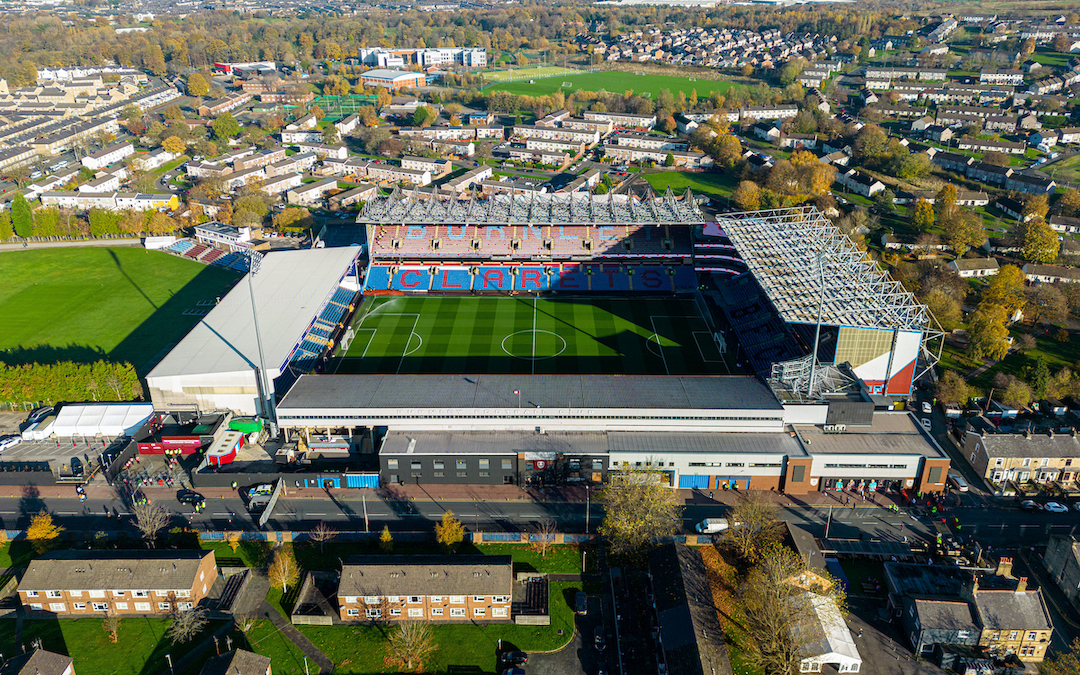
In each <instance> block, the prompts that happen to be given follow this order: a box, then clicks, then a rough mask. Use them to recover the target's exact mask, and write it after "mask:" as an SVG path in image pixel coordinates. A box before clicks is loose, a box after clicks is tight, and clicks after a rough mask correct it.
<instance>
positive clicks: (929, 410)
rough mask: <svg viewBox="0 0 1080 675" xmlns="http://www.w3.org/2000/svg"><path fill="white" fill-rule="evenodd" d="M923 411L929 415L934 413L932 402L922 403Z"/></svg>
mask: <svg viewBox="0 0 1080 675" xmlns="http://www.w3.org/2000/svg"><path fill="white" fill-rule="evenodd" d="M922 411H923V413H925V414H927V415H929V414H930V413H932V412H934V409H933V408H932V407H931V406H930V401H923V402H922Z"/></svg>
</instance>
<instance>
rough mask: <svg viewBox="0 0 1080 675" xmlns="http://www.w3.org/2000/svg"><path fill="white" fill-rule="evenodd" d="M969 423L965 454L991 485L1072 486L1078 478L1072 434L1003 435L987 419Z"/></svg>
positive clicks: (1078, 449)
mask: <svg viewBox="0 0 1080 675" xmlns="http://www.w3.org/2000/svg"><path fill="white" fill-rule="evenodd" d="M969 424H970V428H969V429H968V430H967V431H966V433H965V434H964V455H965V456H966V457H967V458H968V461H970V462H971V465H972V466H973V467H975V470H976V471H978V472H979V475H980V476H982V477H983V478H986V479H988V480H991V481H993V482H994V483H1004V482H1006V481H1013V482H1018V483H1027V482H1029V481H1030V482H1035V483H1050V482H1054V481H1057V482H1061V483H1073V482H1074V481H1077V480H1078V479H1080V441H1078V440H1077V438H1076V432H1075V431H1073V432H1071V433H1055V432H1054V431H1053V430H1052V429H1046V430H1031V431H1029V430H1021V431H1016V432H1002V431H999V430H998V427H997V426H995V425H994V424H993V422H991V421H990V420H988V419H986V418H977V419H974V420H971V422H970V423H969Z"/></svg>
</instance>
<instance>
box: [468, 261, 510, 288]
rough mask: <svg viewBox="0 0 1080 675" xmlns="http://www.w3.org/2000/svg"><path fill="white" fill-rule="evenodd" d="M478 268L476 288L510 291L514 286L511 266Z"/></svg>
mask: <svg viewBox="0 0 1080 675" xmlns="http://www.w3.org/2000/svg"><path fill="white" fill-rule="evenodd" d="M476 270H477V271H476V283H475V285H474V286H473V288H474V289H475V290H478V291H509V290H511V289H513V287H514V279H513V277H512V276H511V274H510V268H509V267H477V268H476Z"/></svg>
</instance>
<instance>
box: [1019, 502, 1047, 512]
mask: <svg viewBox="0 0 1080 675" xmlns="http://www.w3.org/2000/svg"><path fill="white" fill-rule="evenodd" d="M1020 508H1022V509H1023V510H1025V511H1042V505H1041V504H1039V503H1038V502H1033V501H1031V500H1030V499H1025V500H1024V501H1022V502H1020Z"/></svg>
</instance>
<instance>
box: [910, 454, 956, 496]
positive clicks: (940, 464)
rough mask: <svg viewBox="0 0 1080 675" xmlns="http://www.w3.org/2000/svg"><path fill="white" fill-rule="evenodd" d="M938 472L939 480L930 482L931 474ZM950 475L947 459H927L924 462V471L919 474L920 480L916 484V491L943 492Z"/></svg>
mask: <svg viewBox="0 0 1080 675" xmlns="http://www.w3.org/2000/svg"><path fill="white" fill-rule="evenodd" d="M935 471H937V473H938V475H937V478H938V480H937V481H935V482H930V480H931V477H932V476H931V474H933V473H935ZM948 475H949V460H948V459H947V458H946V459H930V458H929V457H927V458H926V459H925V460H923V466H922V470H921V471H920V472H919V479H918V481H917V482H916V484H915V485H916V487H915V489H916V490H917V491H919V492H941V491H942V490H944V489H945V481H946V480H947V478H948Z"/></svg>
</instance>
